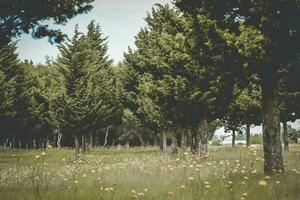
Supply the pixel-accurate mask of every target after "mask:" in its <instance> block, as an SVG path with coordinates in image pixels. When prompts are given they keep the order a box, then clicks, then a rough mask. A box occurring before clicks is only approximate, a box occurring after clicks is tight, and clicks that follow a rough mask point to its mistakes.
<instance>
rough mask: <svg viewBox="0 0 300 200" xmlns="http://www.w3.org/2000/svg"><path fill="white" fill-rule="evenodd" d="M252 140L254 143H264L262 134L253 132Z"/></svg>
mask: <svg viewBox="0 0 300 200" xmlns="http://www.w3.org/2000/svg"><path fill="white" fill-rule="evenodd" d="M250 140H251V143H252V144H262V140H263V139H262V134H252V135H251V136H250Z"/></svg>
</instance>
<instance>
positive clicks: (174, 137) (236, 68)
mask: <svg viewBox="0 0 300 200" xmlns="http://www.w3.org/2000/svg"><path fill="white" fill-rule="evenodd" d="M89 2H91V1H89ZM174 5H175V6H169V5H160V4H157V5H155V6H154V7H153V8H152V11H151V12H149V13H147V16H146V17H145V21H146V26H145V27H143V28H142V29H141V30H140V31H139V33H138V34H137V35H136V37H135V47H134V48H129V49H128V51H127V52H126V53H124V60H123V61H122V62H120V63H118V64H117V65H114V64H113V62H112V60H111V59H110V58H109V56H108V55H107V48H108V47H107V38H106V37H104V35H103V33H102V31H101V29H100V26H99V25H98V24H97V23H96V22H95V21H92V22H90V24H89V25H88V27H87V32H86V33H81V32H79V31H78V27H77V26H76V27H75V30H74V36H73V37H72V38H71V39H66V40H65V41H64V42H62V43H60V44H58V49H59V52H60V54H59V55H58V57H57V58H56V59H52V60H48V61H47V62H46V64H44V65H34V64H33V63H32V62H30V61H20V60H18V56H17V54H16V44H15V43H14V42H9V41H6V40H5V41H4V42H2V43H3V44H5V45H2V46H1V51H0V82H1V86H0V92H1V101H0V127H1V143H2V144H4V146H9V147H15V148H45V147H46V145H47V144H48V143H51V144H52V145H53V144H54V145H57V146H58V147H61V145H62V144H63V146H73V147H75V150H76V154H78V153H79V147H80V145H81V146H82V152H85V150H86V149H88V148H91V147H92V146H93V145H104V146H106V145H114V144H129V145H147V144H150V145H159V146H160V148H161V150H162V151H163V152H166V151H167V146H168V145H170V146H171V151H176V149H177V147H180V149H183V150H184V149H185V148H187V147H190V149H191V151H192V152H194V153H199V154H200V155H205V154H206V153H207V152H208V140H209V138H211V137H212V135H213V132H214V131H215V129H216V128H218V127H220V126H225V128H226V129H227V130H231V131H232V133H233V145H234V138H235V134H236V132H238V131H239V130H241V129H242V128H244V127H246V135H247V146H249V145H250V143H251V141H250V127H251V126H252V125H258V124H261V123H262V124H263V145H264V157H265V166H264V169H265V172H266V173H272V172H273V171H274V170H275V171H276V170H279V171H281V170H283V157H282V146H281V136H280V122H282V123H283V130H284V131H283V141H284V148H285V149H286V150H288V134H287V122H288V121H295V120H296V119H297V118H299V114H300V104H299V102H300V101H299V100H300V79H299V78H298V77H299V75H300V66H299V58H300V57H299V56H300V54H299V52H300V49H299V48H300V46H299V44H300V36H299V31H300V30H299V25H300V24H299V20H297V19H300V5H299V2H298V1H296V0H295V1H272V2H261V1H253V0H252V1H228V0H224V1H204V0H203V1H192V0H177V1H176V2H174ZM85 9H87V10H89V9H90V7H89V6H87V7H85ZM79 14H80V13H79ZM25 32H26V31H25ZM49 33H51V31H50V32H49ZM57 33H58V32H57ZM1 34H2V33H1ZM6 35H7V37H8V38H12V37H13V36H12V35H11V34H6ZM47 35H48V36H49V37H50V36H51V38H55V37H58V38H59V39H60V38H61V34H58V35H53V34H52V35H51V34H50V35H49V34H48V33H45V34H44V35H42V36H47Z"/></svg>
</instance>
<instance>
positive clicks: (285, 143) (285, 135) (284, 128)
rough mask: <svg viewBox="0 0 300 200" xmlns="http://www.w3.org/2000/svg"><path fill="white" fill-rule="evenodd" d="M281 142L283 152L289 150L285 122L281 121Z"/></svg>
mask: <svg viewBox="0 0 300 200" xmlns="http://www.w3.org/2000/svg"><path fill="white" fill-rule="evenodd" d="M283 142H284V150H285V151H288V150H289V137H288V130H287V121H283Z"/></svg>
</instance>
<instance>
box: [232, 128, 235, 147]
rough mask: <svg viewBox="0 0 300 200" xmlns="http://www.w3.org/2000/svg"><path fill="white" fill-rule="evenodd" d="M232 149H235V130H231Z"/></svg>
mask: <svg viewBox="0 0 300 200" xmlns="http://www.w3.org/2000/svg"><path fill="white" fill-rule="evenodd" d="M232 147H235V130H232Z"/></svg>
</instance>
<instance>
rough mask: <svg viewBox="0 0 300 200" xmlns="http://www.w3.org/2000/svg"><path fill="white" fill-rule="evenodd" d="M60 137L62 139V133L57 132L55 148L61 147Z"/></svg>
mask: <svg viewBox="0 0 300 200" xmlns="http://www.w3.org/2000/svg"><path fill="white" fill-rule="evenodd" d="M61 139H62V134H61V133H58V134H57V143H56V144H57V149H61Z"/></svg>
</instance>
